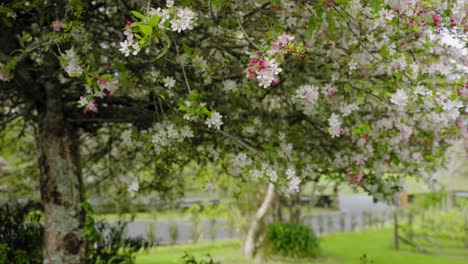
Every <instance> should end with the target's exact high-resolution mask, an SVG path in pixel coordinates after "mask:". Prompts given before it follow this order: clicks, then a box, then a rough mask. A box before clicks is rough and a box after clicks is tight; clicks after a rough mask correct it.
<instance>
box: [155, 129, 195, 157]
mask: <svg viewBox="0 0 468 264" xmlns="http://www.w3.org/2000/svg"><path fill="white" fill-rule="evenodd" d="M154 131H156V132H155V133H154V134H153V137H152V139H151V142H152V143H153V145H154V150H155V151H156V153H158V154H159V153H161V152H162V151H163V150H164V149H166V148H168V147H171V146H172V145H174V144H176V143H180V142H183V141H184V140H185V139H188V138H192V137H193V131H192V129H191V128H190V127H189V126H183V127H180V128H179V127H176V125H175V124H174V123H172V122H168V121H166V122H161V123H158V124H156V125H155V127H154Z"/></svg>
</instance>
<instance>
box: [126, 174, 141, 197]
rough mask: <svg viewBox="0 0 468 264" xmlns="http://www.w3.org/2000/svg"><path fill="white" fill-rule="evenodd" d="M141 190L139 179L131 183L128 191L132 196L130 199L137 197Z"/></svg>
mask: <svg viewBox="0 0 468 264" xmlns="http://www.w3.org/2000/svg"><path fill="white" fill-rule="evenodd" d="M139 189H140V182H139V181H138V178H135V179H133V180H132V181H129V183H128V187H127V191H128V193H129V194H130V197H133V196H135V194H136V193H137V192H138V190H139Z"/></svg>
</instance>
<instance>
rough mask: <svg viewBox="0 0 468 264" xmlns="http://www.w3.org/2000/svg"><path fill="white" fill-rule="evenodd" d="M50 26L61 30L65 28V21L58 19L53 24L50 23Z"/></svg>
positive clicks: (54, 29) (57, 30) (58, 30)
mask: <svg viewBox="0 0 468 264" xmlns="http://www.w3.org/2000/svg"><path fill="white" fill-rule="evenodd" d="M49 27H50V29H52V30H53V31H56V32H61V31H62V30H63V22H62V21H60V20H58V19H57V20H55V21H54V22H52V24H50V26H49Z"/></svg>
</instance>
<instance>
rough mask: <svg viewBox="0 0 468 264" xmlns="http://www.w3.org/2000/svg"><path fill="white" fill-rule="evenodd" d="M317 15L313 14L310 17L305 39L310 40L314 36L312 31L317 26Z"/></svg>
mask: <svg viewBox="0 0 468 264" xmlns="http://www.w3.org/2000/svg"><path fill="white" fill-rule="evenodd" d="M317 25H318V23H317V17H316V16H311V17H310V19H309V26H308V27H307V30H306V32H305V34H304V39H305V40H309V39H310V38H312V33H313V32H314V30H315V29H316V28H317Z"/></svg>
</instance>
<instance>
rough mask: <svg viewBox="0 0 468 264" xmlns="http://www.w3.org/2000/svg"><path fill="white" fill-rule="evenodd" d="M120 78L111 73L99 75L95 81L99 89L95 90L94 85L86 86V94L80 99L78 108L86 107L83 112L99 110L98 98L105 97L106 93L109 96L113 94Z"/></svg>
mask: <svg viewBox="0 0 468 264" xmlns="http://www.w3.org/2000/svg"><path fill="white" fill-rule="evenodd" d="M118 85H119V80H118V79H117V77H113V76H112V75H110V74H104V75H101V76H99V77H98V79H97V80H96V82H95V87H97V88H96V89H98V90H97V91H94V90H93V88H92V87H90V86H86V96H81V97H80V100H79V101H78V108H84V109H83V112H84V113H85V114H86V113H87V112H97V111H98V105H97V102H96V98H104V97H105V96H106V93H107V94H108V96H113V95H114V93H115V91H117V90H118Z"/></svg>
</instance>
